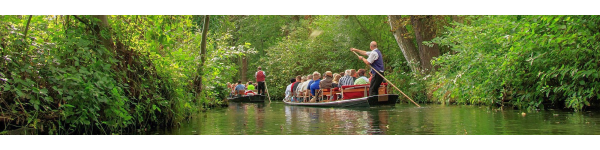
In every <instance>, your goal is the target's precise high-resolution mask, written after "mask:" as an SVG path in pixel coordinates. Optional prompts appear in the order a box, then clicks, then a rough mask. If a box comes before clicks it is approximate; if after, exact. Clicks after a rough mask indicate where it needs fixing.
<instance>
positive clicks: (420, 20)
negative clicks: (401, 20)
mask: <svg viewBox="0 0 600 150" xmlns="http://www.w3.org/2000/svg"><path fill="white" fill-rule="evenodd" d="M434 19H435V18H434V16H431V15H427V16H410V22H411V23H412V25H413V26H412V27H413V29H414V32H415V38H416V40H417V45H418V46H419V57H420V58H421V67H422V69H423V70H424V71H425V72H426V73H429V72H430V71H432V69H433V67H432V65H431V59H432V58H433V57H437V56H440V49H439V47H438V45H437V44H435V43H431V44H432V45H425V44H423V42H424V41H431V40H432V39H433V38H435V36H436V31H437V30H436V27H435V26H434Z"/></svg>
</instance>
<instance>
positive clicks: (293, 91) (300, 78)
mask: <svg viewBox="0 0 600 150" xmlns="http://www.w3.org/2000/svg"><path fill="white" fill-rule="evenodd" d="M300 81H302V76H300V75H298V76H296V82H294V84H292V101H298V100H297V98H296V95H297V92H296V89H298V85H300Z"/></svg>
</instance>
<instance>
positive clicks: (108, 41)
mask: <svg viewBox="0 0 600 150" xmlns="http://www.w3.org/2000/svg"><path fill="white" fill-rule="evenodd" d="M92 17H94V18H97V19H99V20H100V21H99V22H96V25H95V26H94V28H95V29H94V30H96V37H98V39H100V41H102V45H104V47H105V48H106V49H108V50H109V51H110V52H114V44H113V40H112V37H111V34H110V26H109V25H108V17H107V16H106V15H99V16H92ZM102 30H107V31H109V32H108V33H109V34H108V37H107V38H104V37H103V36H102V34H101V31H102Z"/></svg>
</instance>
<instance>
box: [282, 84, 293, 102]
mask: <svg viewBox="0 0 600 150" xmlns="http://www.w3.org/2000/svg"><path fill="white" fill-rule="evenodd" d="M294 82H296V79H291V80H290V84H289V85H288V86H287V87H286V88H285V98H284V101H288V102H289V101H290V100H291V99H292V84H293V83H294Z"/></svg>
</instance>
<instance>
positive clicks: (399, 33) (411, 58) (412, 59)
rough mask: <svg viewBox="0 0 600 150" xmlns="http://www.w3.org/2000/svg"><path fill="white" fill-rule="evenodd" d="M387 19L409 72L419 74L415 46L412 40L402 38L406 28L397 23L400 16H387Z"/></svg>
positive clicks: (417, 54)
mask: <svg viewBox="0 0 600 150" xmlns="http://www.w3.org/2000/svg"><path fill="white" fill-rule="evenodd" d="M388 19H389V20H388V22H389V23H390V27H391V28H392V30H391V31H392V32H393V34H394V37H395V38H396V42H397V43H398V46H399V47H400V50H402V54H403V55H404V58H405V59H406V62H408V66H409V67H410V70H411V71H412V72H419V71H420V70H421V69H420V64H419V63H420V60H421V58H420V57H419V51H418V50H417V47H415V44H414V43H413V40H414V39H413V38H408V37H406V36H404V34H406V33H408V30H406V27H404V25H402V24H401V23H400V22H399V19H400V16H396V15H389V16H388Z"/></svg>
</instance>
